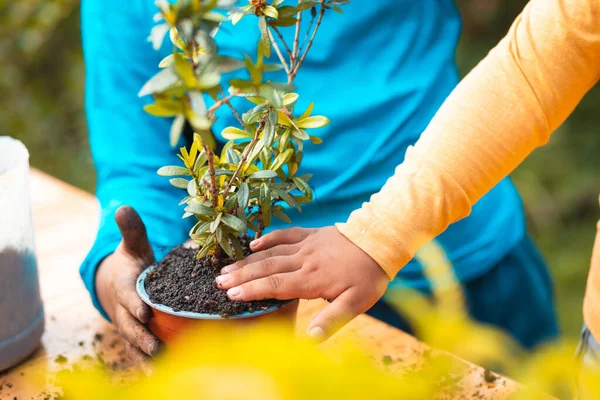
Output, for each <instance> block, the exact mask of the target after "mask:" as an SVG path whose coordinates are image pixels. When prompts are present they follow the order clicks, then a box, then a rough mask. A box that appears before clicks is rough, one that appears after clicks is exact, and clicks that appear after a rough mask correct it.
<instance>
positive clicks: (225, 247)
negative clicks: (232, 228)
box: [217, 235, 234, 257]
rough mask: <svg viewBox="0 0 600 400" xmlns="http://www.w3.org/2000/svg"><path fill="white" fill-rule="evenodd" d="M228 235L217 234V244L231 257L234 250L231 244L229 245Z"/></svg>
mask: <svg viewBox="0 0 600 400" xmlns="http://www.w3.org/2000/svg"><path fill="white" fill-rule="evenodd" d="M228 236H229V235H221V237H218V236H217V240H218V241H219V245H220V246H221V248H222V249H223V250H225V253H227V255H228V256H229V257H233V256H234V252H233V249H232V248H231V246H230V245H229V240H228Z"/></svg>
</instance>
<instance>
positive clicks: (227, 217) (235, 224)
mask: <svg viewBox="0 0 600 400" xmlns="http://www.w3.org/2000/svg"><path fill="white" fill-rule="evenodd" d="M221 221H223V223H224V224H225V225H227V226H229V227H230V228H232V229H234V230H235V231H237V232H245V231H246V223H244V221H242V220H241V219H239V218H238V217H236V216H234V215H231V214H223V216H222V217H221Z"/></svg>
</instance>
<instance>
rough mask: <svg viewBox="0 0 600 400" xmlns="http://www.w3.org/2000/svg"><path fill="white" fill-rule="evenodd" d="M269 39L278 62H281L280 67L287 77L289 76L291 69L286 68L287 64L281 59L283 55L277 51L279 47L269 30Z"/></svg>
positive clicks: (283, 58)
mask: <svg viewBox="0 0 600 400" xmlns="http://www.w3.org/2000/svg"><path fill="white" fill-rule="evenodd" d="M269 38H270V39H271V43H272V44H273V48H274V49H275V52H276V53H277V56H278V57H279V61H281V65H283V69H285V73H286V74H287V75H288V76H290V74H291V69H290V67H288V65H287V62H286V61H285V57H283V53H282V52H281V50H279V45H278V44H277V41H276V40H275V38H274V37H273V33H271V30H270V29H269Z"/></svg>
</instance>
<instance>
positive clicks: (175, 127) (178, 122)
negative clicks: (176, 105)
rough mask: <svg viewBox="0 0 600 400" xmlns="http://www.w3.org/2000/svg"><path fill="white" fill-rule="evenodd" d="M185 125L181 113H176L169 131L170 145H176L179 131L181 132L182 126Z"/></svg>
mask: <svg viewBox="0 0 600 400" xmlns="http://www.w3.org/2000/svg"><path fill="white" fill-rule="evenodd" d="M184 125H185V117H184V116H183V115H178V116H177V117H175V119H174V120H173V123H172V124H171V131H170V133H169V137H170V139H169V143H170V144H171V147H175V146H177V143H179V138H180V137H181V133H182V132H183V126H184Z"/></svg>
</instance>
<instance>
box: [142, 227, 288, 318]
mask: <svg viewBox="0 0 600 400" xmlns="http://www.w3.org/2000/svg"><path fill="white" fill-rule="evenodd" d="M242 246H243V249H244V256H247V255H248V254H250V247H249V239H248V238H242ZM197 253H198V250H197V249H193V248H186V247H184V246H179V247H176V248H175V249H173V250H172V251H171V252H169V254H167V255H166V257H165V258H164V259H163V260H162V261H161V262H159V263H158V265H157V267H156V268H155V269H154V270H152V271H151V272H149V273H148V275H147V276H146V280H145V287H146V292H147V293H148V295H149V297H150V300H152V302H154V303H156V304H164V305H166V306H169V307H171V308H172V309H173V310H175V311H191V312H198V313H207V314H218V315H221V316H223V317H229V316H233V315H237V314H241V313H244V312H253V311H258V310H264V309H267V308H269V307H272V306H275V305H277V304H281V303H282V302H281V301H279V300H275V299H266V300H258V301H251V302H247V303H246V302H241V301H232V300H230V299H229V298H228V297H227V292H226V291H225V290H221V289H219V288H218V287H217V285H216V283H215V279H216V277H217V276H219V275H220V271H221V268H222V267H224V266H225V265H228V264H231V263H233V262H234V261H235V260H232V259H223V260H221V261H220V262H219V261H217V260H215V259H214V257H212V256H210V255H209V256H205V257H202V258H200V259H198V260H197V259H196V254H197Z"/></svg>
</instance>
